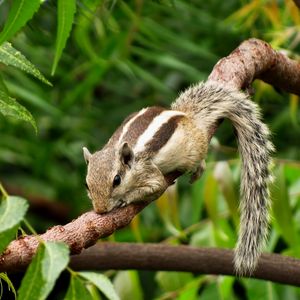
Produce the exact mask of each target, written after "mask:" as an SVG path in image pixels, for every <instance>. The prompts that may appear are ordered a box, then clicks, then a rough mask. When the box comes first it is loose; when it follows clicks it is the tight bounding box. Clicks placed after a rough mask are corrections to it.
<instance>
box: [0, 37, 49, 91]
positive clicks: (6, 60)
mask: <svg viewBox="0 0 300 300" xmlns="http://www.w3.org/2000/svg"><path fill="white" fill-rule="evenodd" d="M0 62H2V63H3V64H5V65H7V66H13V67H15V68H18V69H20V70H22V71H24V72H26V73H28V74H30V75H32V76H34V77H36V78H37V79H39V80H40V81H42V82H44V83H46V84H48V85H50V86H52V84H51V83H50V82H49V81H48V80H47V79H46V78H45V77H44V75H43V74H42V73H41V72H40V71H39V70H38V69H37V68H36V67H35V66H34V65H33V64H32V63H31V62H30V61H29V60H28V59H27V58H26V57H25V56H24V55H23V54H22V53H21V52H20V51H18V50H17V49H15V48H14V47H13V46H12V45H11V44H10V43H8V42H6V43H4V44H3V45H1V46H0Z"/></svg>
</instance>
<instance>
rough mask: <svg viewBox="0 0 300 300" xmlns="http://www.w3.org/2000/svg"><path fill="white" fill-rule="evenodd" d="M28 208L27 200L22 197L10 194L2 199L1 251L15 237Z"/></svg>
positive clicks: (0, 214) (0, 207) (0, 219)
mask: <svg viewBox="0 0 300 300" xmlns="http://www.w3.org/2000/svg"><path fill="white" fill-rule="evenodd" d="M27 209H28V203H27V201H26V200H25V199H23V198H20V197H16V196H8V197H7V198H5V199H4V200H3V201H2V203H1V205H0V252H2V251H3V250H4V249H5V247H6V246H7V245H8V243H9V242H10V241H11V240H12V239H13V238H14V236H15V234H16V231H17V229H18V226H19V223H20V222H21V221H22V220H23V218H24V216H25V214H26V211H27Z"/></svg>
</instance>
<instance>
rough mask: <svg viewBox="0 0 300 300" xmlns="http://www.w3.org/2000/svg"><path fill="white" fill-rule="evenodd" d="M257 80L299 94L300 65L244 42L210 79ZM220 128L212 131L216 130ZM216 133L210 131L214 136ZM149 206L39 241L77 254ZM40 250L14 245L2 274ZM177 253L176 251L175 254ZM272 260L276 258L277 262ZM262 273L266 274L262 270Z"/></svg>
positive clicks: (91, 216) (86, 220)
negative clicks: (63, 245)
mask: <svg viewBox="0 0 300 300" xmlns="http://www.w3.org/2000/svg"><path fill="white" fill-rule="evenodd" d="M256 78H259V79H262V80H264V81H266V82H268V83H270V84H272V85H274V86H276V87H279V88H281V89H284V90H286V91H287V92H292V93H295V94H298V95H299V94H300V64H299V63H298V62H296V61H293V60H291V59H289V58H287V57H286V56H284V55H283V54H281V53H279V52H276V51H275V50H273V49H272V48H271V47H270V45H268V44H267V43H265V42H263V41H260V40H257V39H250V40H247V41H245V42H244V43H242V44H241V45H240V46H239V47H238V48H237V49H236V50H234V51H233V52H232V54H230V55H229V56H228V57H226V58H223V59H221V60H220V61H219V62H218V63H217V65H216V66H215V68H214V69H213V71H212V73H211V75H210V76H209V79H208V80H209V81H217V82H220V83H223V84H226V85H230V86H232V87H234V88H236V89H238V90H239V89H241V88H249V86H250V84H251V83H252V81H253V80H254V79H256ZM217 125H218V124H216V128H214V130H213V131H215V130H216V129H217V127H218V126H217ZM213 133H214V132H211V134H213ZM178 176H180V174H173V175H172V176H170V178H167V180H168V181H169V184H172V183H173V181H174V179H175V178H177V177H178ZM146 205H147V204H146V203H135V204H131V205H129V206H128V207H124V208H120V209H116V210H114V211H112V212H110V213H108V214H103V215H97V214H96V213H94V212H88V213H85V214H83V215H81V216H80V217H79V218H78V219H76V220H74V221H73V222H71V223H69V224H67V225H65V226H55V227H53V228H50V229H49V230H48V231H47V232H46V233H44V234H42V235H40V238H42V239H44V240H47V241H49V240H52V241H53V240H55V241H63V242H65V243H66V244H67V245H69V247H70V251H71V253H72V254H78V253H80V252H81V251H82V250H83V249H84V248H88V247H90V246H91V245H93V244H95V242H96V241H97V240H98V239H99V238H102V237H105V236H108V235H110V234H112V233H113V232H114V231H115V230H117V229H119V228H122V227H124V226H126V225H128V224H129V223H130V222H131V220H132V219H133V217H134V216H135V215H136V214H137V213H139V212H140V211H141V210H142V209H143V208H144V207H145V206H146ZM37 247H38V240H37V238H36V237H35V236H27V237H25V238H20V239H18V240H15V241H13V242H11V243H10V245H9V246H8V248H7V249H6V251H5V252H4V253H3V254H2V255H1V256H0V272H1V271H8V272H11V271H17V270H22V269H24V268H25V267H26V266H27V265H28V264H29V262H30V261H31V258H32V257H33V255H34V253H35V252H36V249H37ZM116 247H118V246H116ZM205 251H207V249H205ZM176 253H177V252H175V251H174V255H175V254H176ZM217 253H218V255H220V256H222V255H223V252H217ZM111 257H113V260H115V259H116V256H113V255H112V254H110V260H112V259H111ZM271 257H272V259H271V260H272V264H276V261H277V258H278V256H271ZM273 257H275V258H276V259H275V261H274V262H273ZM164 259H167V257H166V256H165V257H164ZM229 260H230V261H231V260H232V259H231V258H227V261H229ZM204 261H205V260H204ZM177 264H178V261H177ZM195 264H198V262H197V263H194V264H193V265H195ZM230 264H231V262H230ZM285 267H286V268H287V267H288V264H286V265H284V264H283V265H282V266H281V267H280V272H282V269H284V268H285ZM215 268H217V266H216V263H215V262H214V261H210V263H209V264H207V268H206V269H205V270H206V272H207V273H211V271H210V270H211V269H215ZM227 268H228V265H227ZM298 269H300V268H298ZM227 270H228V269H227ZM288 270H290V269H288ZM260 272H264V271H263V270H261V271H260ZM293 272H294V273H293V277H297V276H296V275H294V274H296V273H295V271H294V270H293ZM291 273H292V272H291ZM255 274H256V273H255ZM294 280H295V279H294Z"/></svg>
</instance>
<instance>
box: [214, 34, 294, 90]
mask: <svg viewBox="0 0 300 300" xmlns="http://www.w3.org/2000/svg"><path fill="white" fill-rule="evenodd" d="M255 79H261V80H263V81H265V82H267V83H269V84H271V85H273V86H275V87H277V88H280V89H283V90H285V91H286V92H289V93H294V94H297V95H300V63H299V62H297V61H295V60H292V59H289V58H288V57H287V56H285V55H284V54H282V53H280V52H278V51H275V50H274V49H272V48H271V46H270V45H269V44H268V43H266V42H264V41H261V40H258V39H249V40H247V41H245V42H243V43H242V44H241V45H240V46H239V47H238V48H236V49H235V50H234V51H233V52H232V53H231V54H230V55H228V56H227V57H224V58H222V59H221V60H219V62H218V63H217V64H216V65H215V67H214V69H213V70H212V72H211V74H210V76H209V77H208V80H210V81H217V82H219V83H222V84H226V85H229V86H232V87H233V88H236V89H246V88H248V87H249V86H250V85H251V83H252V82H253V81H254V80H255Z"/></svg>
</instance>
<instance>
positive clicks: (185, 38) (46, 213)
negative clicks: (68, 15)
mask: <svg viewBox="0 0 300 300" xmlns="http://www.w3.org/2000/svg"><path fill="white" fill-rule="evenodd" d="M9 7H10V1H0V28H1V27H2V26H3V25H4V23H5V20H6V18H7V14H8V11H9ZM299 28H300V13H299V10H298V9H297V8H296V6H295V5H294V3H293V1H291V0H286V1H275V0H274V1H271V0H270V1H267V0H265V1H262V0H255V1H242V0H241V1H238V0H228V1H220V0H212V1H197V0H193V1H183V0H173V1H172V0H165V1H163V0H162V1H142V0H135V1H106V0H103V1H92V0H82V1H80V0H79V1H77V12H76V15H75V18H74V24H73V28H72V31H71V34H70V37H69V39H68V42H67V45H66V48H65V49H64V51H63V54H62V57H61V60H60V61H59V64H58V67H57V69H56V72H55V74H54V76H51V69H52V65H53V59H54V53H55V41H56V35H57V33H56V30H57V7H56V1H45V2H44V3H42V5H41V7H40V9H39V10H38V12H37V13H36V14H35V16H34V18H33V19H32V20H31V21H30V22H29V23H28V24H27V25H26V26H25V27H24V28H23V29H22V30H21V31H20V32H19V33H18V34H16V35H15V36H14V38H13V39H12V40H11V43H12V44H13V46H14V47H15V48H16V49H18V50H19V51H21V52H22V53H23V54H24V55H25V56H26V57H27V58H28V59H29V60H30V61H31V62H32V63H33V64H34V65H35V66H37V68H38V69H39V70H40V71H41V72H42V73H43V74H44V75H45V76H46V77H47V79H48V80H49V81H51V83H52V84H53V86H52V87H51V86H47V85H45V84H43V83H41V82H39V81H37V80H36V79H35V78H33V77H31V76H29V75H27V74H25V73H23V72H21V71H19V70H17V69H15V68H13V67H7V66H5V65H1V64H0V74H1V75H2V77H3V79H4V82H5V84H6V86H7V88H8V91H9V94H10V95H11V96H13V97H15V98H16V99H17V100H18V101H19V102H20V103H21V104H23V105H24V106H25V107H26V108H27V109H28V110H29V111H30V112H31V113H32V114H33V116H34V118H35V120H36V123H37V127H38V133H37V134H35V133H34V130H33V129H32V127H31V126H30V125H29V124H28V123H24V122H17V121H16V120H15V119H13V118H4V117H3V116H2V115H0V181H1V182H2V183H3V184H4V186H5V188H6V189H7V191H8V192H9V193H11V194H21V195H25V197H26V198H27V199H28V200H29V202H30V204H31V208H30V212H29V217H28V218H29V220H30V222H31V224H33V225H34V227H35V228H36V229H37V231H39V232H42V231H44V230H45V229H46V228H47V227H48V226H50V225H53V224H57V223H66V222H68V221H69V220H71V219H72V218H74V217H76V216H78V215H79V214H81V213H82V212H84V211H87V210H90V209H92V206H91V203H90V200H89V199H88V198H87V195H86V191H85V187H84V182H85V173H86V166H85V163H84V159H83V156H82V147H83V146H87V147H88V148H89V149H90V150H91V151H92V152H94V151H96V150H98V149H99V148H101V147H102V146H103V145H104V143H105V142H106V141H107V139H108V138H109V137H110V136H111V134H112V133H113V132H114V130H115V129H116V127H117V126H118V124H120V123H121V122H122V120H123V119H124V118H125V117H126V116H127V115H129V114H130V113H131V112H133V111H136V110H139V109H141V108H142V107H145V106H150V105H161V106H168V105H169V104H170V103H171V102H172V101H173V100H174V99H175V98H176V96H177V95H178V94H179V92H180V91H182V90H183V89H185V88H186V87H188V86H189V85H190V84H192V83H196V82H198V81H200V80H205V79H206V78H207V76H208V75H209V73H210V71H211V70H212V68H213V66H214V65H215V64H216V62H217V61H218V60H219V59H220V58H222V57H224V56H226V55H228V54H229V53H230V52H231V51H232V50H233V49H234V48H236V47H237V46H238V45H239V44H240V43H241V42H242V41H244V40H246V39H248V38H250V37H257V38H261V39H264V40H265V41H267V42H269V43H270V44H271V45H272V46H273V47H274V48H275V49H277V50H281V49H284V51H285V53H287V54H288V55H289V56H291V57H292V58H295V59H298V56H297V54H298V53H299V50H300V31H299ZM254 89H255V96H254V101H256V102H258V103H259V105H260V106H261V108H262V112H263V115H264V120H265V122H266V123H267V124H268V125H269V127H270V129H271V131H272V134H273V136H272V140H273V143H274V144H275V146H276V149H277V152H276V154H275V157H274V174H275V182H274V184H273V185H272V199H273V210H272V214H273V218H272V226H271V232H270V240H269V243H268V247H267V251H271V252H278V253H284V254H289V255H292V256H295V257H299V256H300V222H299V220H300V202H299V198H300V150H299V149H300V139H299V134H300V126H299V121H300V117H299V116H300V111H299V98H298V97H297V96H295V95H290V94H287V93H285V92H284V91H279V90H275V89H274V88H272V87H271V86H269V85H267V84H264V83H262V82H255V84H254ZM207 162H208V167H207V171H206V172H205V174H204V176H203V177H202V179H201V180H200V181H198V182H197V183H195V184H193V185H192V186H191V185H189V184H188V178H187V177H183V178H181V179H180V180H179V182H178V185H177V186H176V187H175V188H173V189H172V190H171V191H169V193H166V194H165V195H164V196H162V197H161V198H160V199H159V200H158V201H157V202H156V203H155V204H152V205H150V206H149V207H147V208H146V209H145V210H144V211H143V212H142V213H141V214H140V215H139V216H138V217H137V218H136V219H135V220H134V221H133V222H132V224H131V226H130V227H128V228H125V229H123V230H121V231H119V232H117V233H115V234H114V235H113V236H111V237H109V238H108V239H109V240H116V241H132V242H136V241H139V242H161V241H165V240H167V242H170V243H174V244H179V243H184V244H191V245H195V246H217V247H230V248H232V247H234V245H235V241H236V238H237V225H238V221H239V220H238V219H239V216H238V213H237V207H238V199H239V177H240V161H239V159H238V155H237V145H236V141H235V136H234V133H233V130H232V127H231V124H230V123H229V122H224V124H222V126H221V127H220V128H219V129H218V132H217V135H216V138H214V139H213V141H212V145H211V148H210V151H209V155H208V158H207ZM109 275H111V276H112V278H113V280H114V283H115V287H116V289H117V291H119V293H120V295H121V296H122V299H154V298H156V299H285V298H286V299H300V292H299V290H298V289H297V288H293V287H289V286H283V285H278V284H272V283H269V282H263V281H258V280H244V279H235V278H231V277H222V276H219V277H216V276H204V275H203V276H199V275H192V274H182V273H176V272H169V273H166V272H135V271H128V272H127V271H122V272H111V273H109ZM60 288H61V286H60ZM59 295H60V292H59V288H57V290H56V291H54V292H53V296H52V297H53V298H51V299H56V298H57V299H60V298H59ZM132 295H134V296H132Z"/></svg>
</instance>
